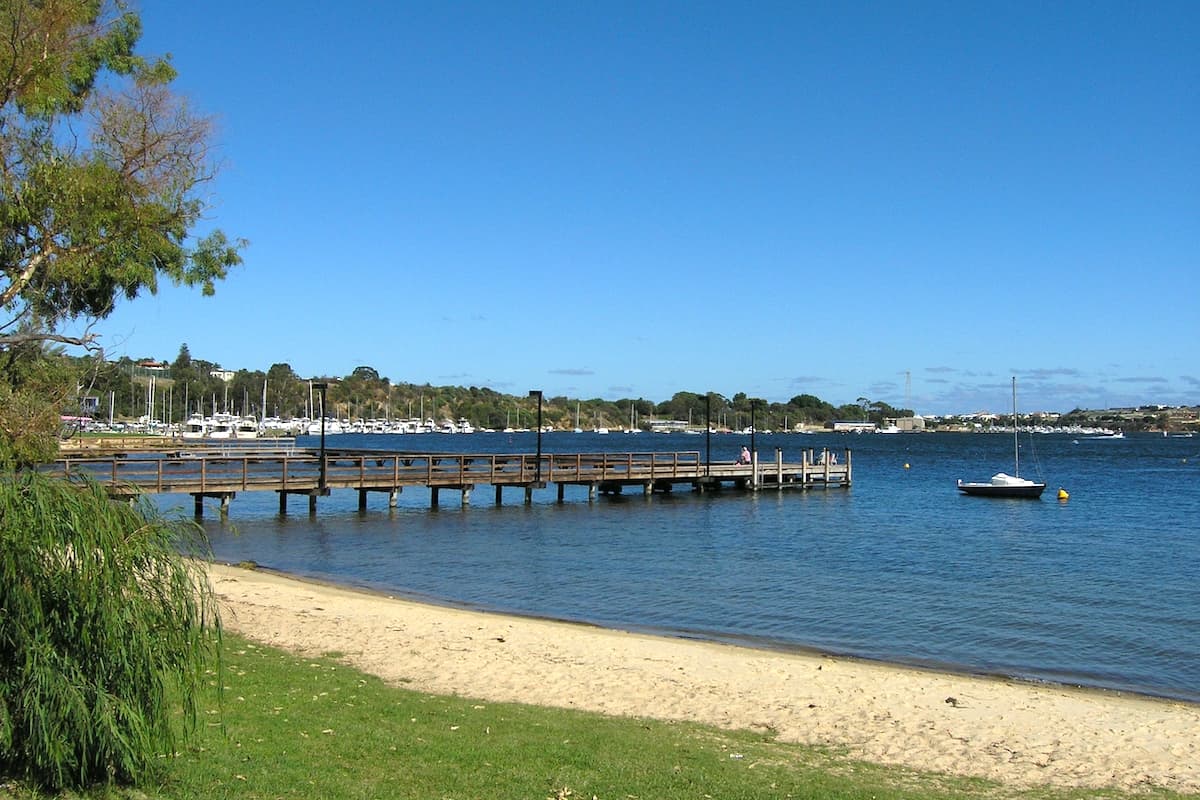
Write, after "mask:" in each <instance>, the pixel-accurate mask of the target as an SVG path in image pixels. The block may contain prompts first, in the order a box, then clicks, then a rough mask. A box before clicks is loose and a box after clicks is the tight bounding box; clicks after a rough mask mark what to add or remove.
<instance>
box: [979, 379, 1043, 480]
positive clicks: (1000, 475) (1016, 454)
mask: <svg viewBox="0 0 1200 800" xmlns="http://www.w3.org/2000/svg"><path fill="white" fill-rule="evenodd" d="M1012 397H1013V474H1012V475H1008V474H1006V473H1004V472H997V473H996V474H995V475H993V476H992V479H991V480H990V481H987V482H986V483H984V482H969V481H964V480H962V479H961V478H959V480H958V490H959V491H960V492H962V493H963V494H969V495H976V496H979V497H1026V498H1030V499H1037V498H1039V497H1041V496H1042V492H1044V491H1045V490H1046V484H1044V483H1038V482H1036V481H1031V480H1028V479H1027V478H1022V477H1021V449H1020V444H1019V442H1018V441H1017V431H1018V425H1017V379H1016V377H1015V376H1014V377H1013V379H1012Z"/></svg>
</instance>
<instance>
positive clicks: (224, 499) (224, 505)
mask: <svg viewBox="0 0 1200 800" xmlns="http://www.w3.org/2000/svg"><path fill="white" fill-rule="evenodd" d="M232 499H233V493H232V492H231V493H229V494H223V495H221V516H222V517H228V516H229V501H230V500H232Z"/></svg>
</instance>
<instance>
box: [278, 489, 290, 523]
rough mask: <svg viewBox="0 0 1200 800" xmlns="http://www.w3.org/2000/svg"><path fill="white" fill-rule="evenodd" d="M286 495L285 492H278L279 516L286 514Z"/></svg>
mask: <svg viewBox="0 0 1200 800" xmlns="http://www.w3.org/2000/svg"><path fill="white" fill-rule="evenodd" d="M287 496H288V493H287V492H280V493H279V516H281V517H283V516H286V515H287Z"/></svg>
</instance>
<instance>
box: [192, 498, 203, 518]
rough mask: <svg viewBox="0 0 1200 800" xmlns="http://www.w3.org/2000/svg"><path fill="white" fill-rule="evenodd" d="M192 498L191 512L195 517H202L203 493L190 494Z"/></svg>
mask: <svg viewBox="0 0 1200 800" xmlns="http://www.w3.org/2000/svg"><path fill="white" fill-rule="evenodd" d="M192 500H194V501H195V502H194V503H193V504H192V513H193V514H194V515H195V517H196V519H202V518H203V517H204V495H202V494H194V495H192Z"/></svg>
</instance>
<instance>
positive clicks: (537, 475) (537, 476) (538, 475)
mask: <svg viewBox="0 0 1200 800" xmlns="http://www.w3.org/2000/svg"><path fill="white" fill-rule="evenodd" d="M529 396H530V397H536V398H537V401H538V417H537V464H536V465H534V470H535V472H534V480H536V481H537V483H538V485H539V486H540V485H541V483H542V390H541V389H530V390H529Z"/></svg>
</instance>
